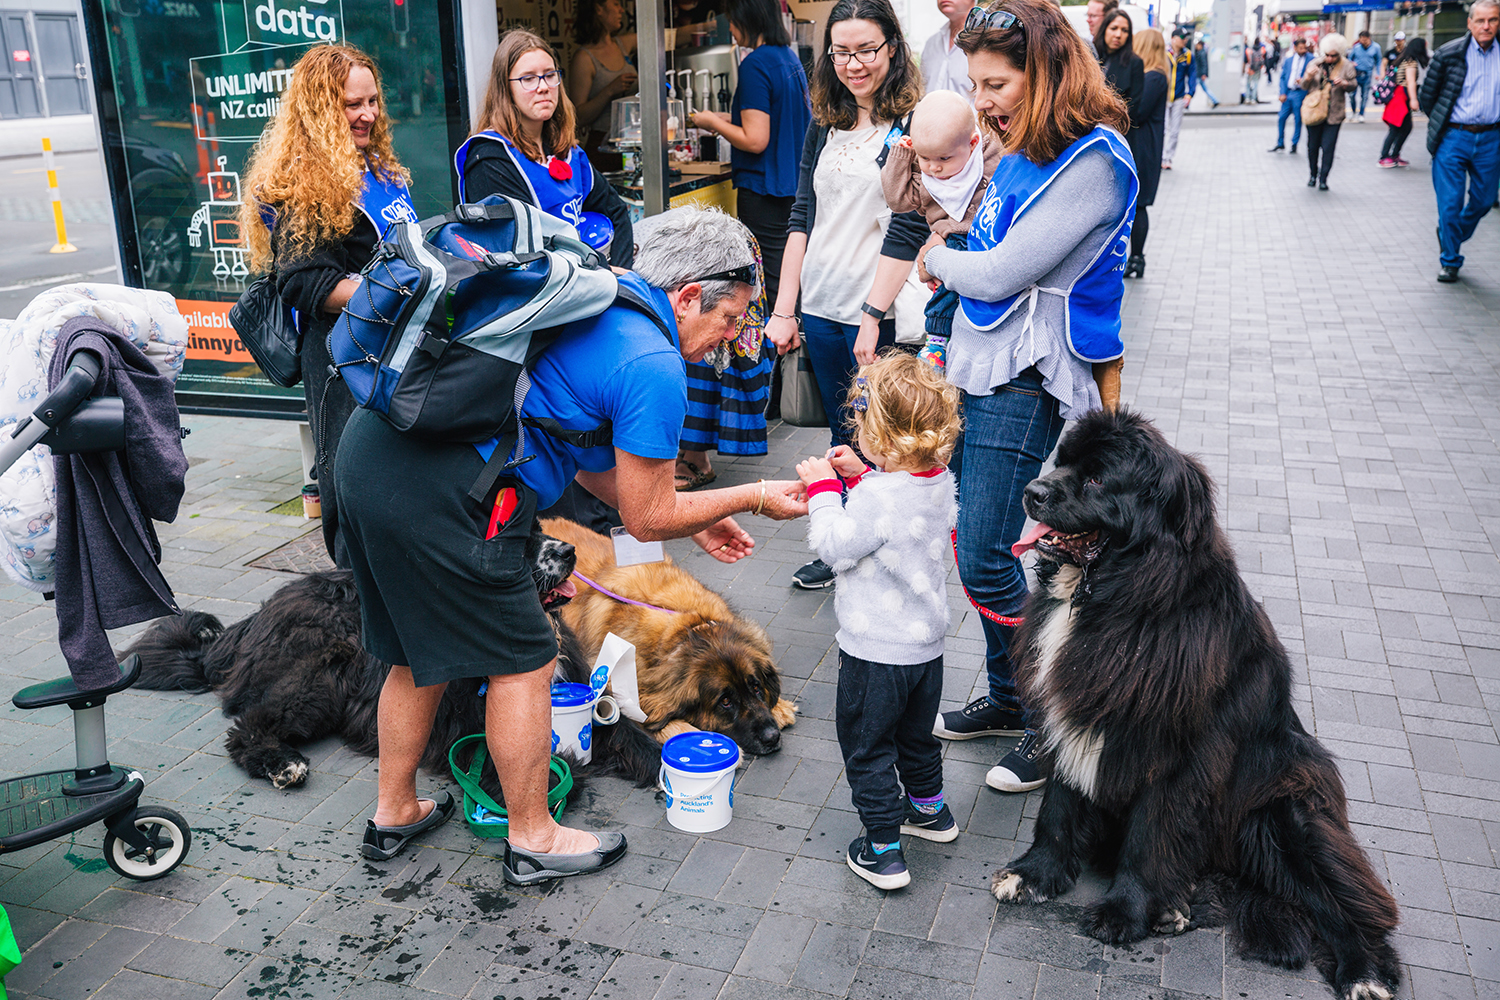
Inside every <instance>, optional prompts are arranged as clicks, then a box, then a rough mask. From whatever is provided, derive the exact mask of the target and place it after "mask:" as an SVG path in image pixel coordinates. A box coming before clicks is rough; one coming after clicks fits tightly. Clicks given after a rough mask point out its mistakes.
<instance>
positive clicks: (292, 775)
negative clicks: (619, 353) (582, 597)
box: [120, 526, 661, 801]
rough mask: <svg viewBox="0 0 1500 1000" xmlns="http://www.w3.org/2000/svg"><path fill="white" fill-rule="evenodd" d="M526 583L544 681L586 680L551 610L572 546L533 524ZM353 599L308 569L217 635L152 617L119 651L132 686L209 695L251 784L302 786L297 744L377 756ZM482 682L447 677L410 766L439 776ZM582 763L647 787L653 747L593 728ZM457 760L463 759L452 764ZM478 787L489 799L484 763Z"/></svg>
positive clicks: (464, 730)
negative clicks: (537, 601)
mask: <svg viewBox="0 0 1500 1000" xmlns="http://www.w3.org/2000/svg"><path fill="white" fill-rule="evenodd" d="M526 557H527V561H528V562H529V563H530V564H531V577H532V582H533V583H534V584H535V585H536V588H537V596H538V597H540V598H541V601H542V607H543V608H544V609H545V610H547V611H548V612H549V613H551V617H552V622H553V628H554V629H555V630H556V632H557V644H558V657H557V667H556V670H555V671H554V674H553V680H554V681H571V682H575V683H587V682H588V677H589V672H590V670H591V669H592V662H591V661H589V660H586V659H585V658H584V653H583V649H582V648H581V647H580V646H579V644H578V640H577V639H576V638H575V637H574V636H573V633H572V632H571V631H569V630H568V628H567V626H566V625H564V624H563V623H562V621H561V620H560V619H559V618H558V617H557V615H556V613H555V612H556V611H557V609H558V608H561V607H562V606H563V605H564V604H566V603H567V602H568V601H569V600H570V599H571V598H572V597H573V595H574V593H575V587H574V585H573V583H572V581H571V580H570V579H569V577H570V576H571V575H572V573H573V569H574V566H575V564H576V562H577V557H576V555H575V553H574V551H573V546H571V545H569V544H568V543H567V542H562V541H559V540H558V539H556V538H551V537H549V536H547V535H546V534H544V533H543V532H542V530H541V528H540V527H539V526H534V527H533V530H532V533H531V537H530V539H529V540H528V542H527V546H526ZM359 637H360V620H359V594H358V593H357V592H356V591H355V588H354V576H353V574H352V573H350V572H349V571H347V570H334V571H332V572H328V573H312V574H309V575H308V576H305V577H301V578H299V579H297V580H293V581H292V582H290V583H288V584H287V585H286V586H284V587H282V588H281V589H279V590H277V591H276V593H274V594H272V595H271V596H270V597H269V598H267V599H266V601H265V603H263V604H262V605H261V606H260V610H258V611H256V612H255V613H254V614H252V615H249V616H248V617H245V618H242V619H240V620H239V621H237V622H235V623H234V624H233V625H230V626H229V627H227V628H226V627H225V626H224V625H223V624H221V623H220V622H219V620H218V619H217V618H215V617H214V616H213V615H210V614H206V613H204V612H202V611H188V612H186V613H184V614H183V615H181V616H180V617H174V618H162V619H160V620H158V621H157V622H155V623H154V624H152V625H151V627H150V628H148V629H146V631H145V632H143V633H142V634H141V635H140V637H139V638H138V639H136V641H135V642H134V643H133V644H132V645H131V646H130V647H129V648H128V649H126V650H125V651H124V652H122V653H121V654H120V656H121V657H122V658H123V657H124V656H127V655H129V654H130V653H136V654H139V656H140V658H141V678H140V680H138V681H137V682H136V686H137V687H140V688H146V689H149V690H158V691H170V690H183V691H213V692H214V693H215V694H217V695H218V696H219V700H220V701H221V702H222V703H223V707H224V714H225V715H227V716H230V717H232V718H233V719H234V725H232V726H230V727H229V732H228V734H227V735H226V736H225V739H224V746H225V749H227V750H228V751H229V756H230V757H231V758H232V759H233V760H234V762H235V763H236V764H238V765H239V766H240V767H242V768H244V769H245V770H246V772H248V773H249V775H250V776H251V777H252V778H262V777H263V778H267V779H269V780H270V782H271V783H272V784H273V785H275V786H276V787H277V788H294V787H297V786H299V785H301V784H303V783H304V782H305V781H306V780H307V775H308V767H309V765H308V760H307V758H306V757H305V756H303V755H302V753H301V751H299V750H298V749H297V747H298V746H299V745H301V744H304V743H308V742H311V741H313V740H317V739H322V738H324V737H328V736H336V737H338V738H339V739H341V740H342V741H343V742H344V743H345V744H346V745H347V746H348V747H349V748H350V749H351V750H353V751H354V752H355V753H358V754H363V755H366V756H370V757H373V756H375V755H376V753H377V752H378V750H379V740H378V737H377V734H376V726H375V719H376V714H377V710H378V707H379V701H380V689H381V687H382V686H383V685H384V684H385V677H386V673H387V669H388V668H387V665H386V664H384V663H382V662H381V661H379V660H377V659H375V657H373V656H371V655H370V654H368V653H366V652H365V651H364V649H363V648H361V646H360V641H359ZM483 683H484V681H483V679H482V678H471V679H468V680H461V681H452V682H450V683H449V684H448V687H447V689H446V690H445V691H444V692H443V701H442V704H441V706H440V707H439V709H438V714H437V718H436V719H435V720H433V726H432V734H431V736H430V737H429V738H428V741H427V749H426V752H425V753H424V754H423V756H422V767H423V768H424V769H426V770H427V771H429V772H431V773H433V774H442V775H446V774H448V751H449V748H451V747H452V746H453V744H454V742H455V741H456V740H458V739H459V738H460V737H462V736H467V735H469V734H470V733H481V732H484V719H485V708H484V695H483V691H482V685H483ZM594 733H595V736H594V746H593V761H592V762H591V763H590V764H588V765H586V766H582V767H580V766H578V765H576V764H575V765H574V771H575V773H576V774H577V775H578V776H579V777H580V778H581V777H583V776H585V775H614V776H617V777H622V778H625V779H626V780H628V781H630V782H633V783H635V784H636V785H638V786H640V787H646V786H648V785H651V784H654V783H655V781H656V774H657V768H658V767H659V766H660V764H661V746H660V744H658V743H657V742H656V740H655V739H654V738H653V737H652V736H651V735H650V734H649V733H647V732H646V731H645V730H644V729H642V728H641V727H640V726H639V725H637V724H636V723H634V722H631V721H630V720H629V719H625V718H621V719H620V721H619V723H618V724H617V725H613V726H596V727H595V729H594ZM459 763H460V764H464V763H465V762H464V761H460V762H459ZM480 784H481V785H482V786H483V787H484V788H485V790H486V791H488V792H489V793H490V795H491V797H493V798H494V799H496V801H500V800H501V798H502V796H501V794H500V787H499V782H498V780H497V779H496V777H495V771H494V763H493V761H486V763H485V767H484V773H483V776H482V777H481V780H480Z"/></svg>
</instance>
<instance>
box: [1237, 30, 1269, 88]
mask: <svg viewBox="0 0 1500 1000" xmlns="http://www.w3.org/2000/svg"><path fill="white" fill-rule="evenodd" d="M1265 71H1266V54H1265V52H1264V51H1263V50H1262V49H1261V47H1260V39H1259V38H1257V39H1256V40H1255V44H1254V45H1251V46H1250V48H1249V50H1248V51H1247V52H1246V53H1245V91H1244V93H1243V94H1241V95H1240V103H1241V104H1259V103H1260V75H1261V74H1262V73H1264V72H1265Z"/></svg>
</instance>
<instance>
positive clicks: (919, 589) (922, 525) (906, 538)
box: [807, 469, 958, 664]
mask: <svg viewBox="0 0 1500 1000" xmlns="http://www.w3.org/2000/svg"><path fill="white" fill-rule="evenodd" d="M839 501H840V496H839V494H838V493H835V492H826V493H818V494H816V495H815V496H814V497H813V498H812V500H811V501H810V502H809V503H808V528H807V542H808V545H809V546H811V548H812V550H813V551H814V552H816V553H817V554H818V558H820V559H822V560H823V561H824V562H826V563H827V564H828V565H829V566H831V567H833V569H834V572H836V573H838V590H837V591H836V593H835V594H834V610H835V611H836V612H837V614H838V617H839V631H838V641H839V648H840V649H842V650H843V651H844V652H846V653H848V654H849V655H851V656H857V657H859V658H860V659H864V660H872V661H874V662H876V663H895V664H913V663H926V662H927V661H928V660H932V659H936V658H937V657H939V656H942V655H943V636H944V634H945V633H946V632H947V631H948V593H947V589H946V588H945V586H944V578H945V577H946V575H947V551H948V548H949V545H950V544H951V541H950V532H951V531H952V530H953V525H954V524H955V522H956V521H957V520H958V501H957V499H956V498H955V496H954V482H953V476H952V474H951V473H949V472H948V471H947V470H946V469H944V470H943V471H942V472H940V473H938V474H937V475H935V476H917V475H912V474H911V473H907V472H876V471H871V472H868V473H866V474H865V476H864V478H863V479H861V480H860V481H859V483H858V484H857V485H855V486H854V487H853V488H852V489H850V490H849V494H848V498H847V501H846V502H844V503H842V504H841V503H840V502H839Z"/></svg>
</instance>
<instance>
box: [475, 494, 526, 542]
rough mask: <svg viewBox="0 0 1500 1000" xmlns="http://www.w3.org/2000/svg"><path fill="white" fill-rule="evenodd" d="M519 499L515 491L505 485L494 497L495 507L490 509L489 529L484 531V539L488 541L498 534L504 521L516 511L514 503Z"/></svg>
mask: <svg viewBox="0 0 1500 1000" xmlns="http://www.w3.org/2000/svg"><path fill="white" fill-rule="evenodd" d="M518 503H520V501H519V500H518V499H517V497H516V491H515V490H514V489H512V488H511V487H509V486H507V487H505V489H503V490H501V491H500V495H499V496H497V497H495V509H494V510H492V511H490V529H489V530H488V531H486V532H485V533H484V538H485V541H489V540H490V539H491V538H494V537H495V536H496V535H498V534H500V529H501V528H503V527H505V522H506V521H509V520H510V516H511V515H512V514H514V513H515V512H516V505H517V504H518Z"/></svg>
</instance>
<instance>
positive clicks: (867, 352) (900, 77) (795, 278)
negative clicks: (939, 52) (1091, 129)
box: [766, 0, 928, 590]
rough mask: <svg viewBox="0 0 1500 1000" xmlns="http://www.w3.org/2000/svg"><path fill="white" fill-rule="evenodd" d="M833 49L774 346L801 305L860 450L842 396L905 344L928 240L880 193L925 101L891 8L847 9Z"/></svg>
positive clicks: (784, 262) (805, 158) (776, 313)
mask: <svg viewBox="0 0 1500 1000" xmlns="http://www.w3.org/2000/svg"><path fill="white" fill-rule="evenodd" d="M826 37H827V39H828V49H827V51H825V52H824V53H823V55H822V56H821V57H820V58H819V59H818V64H817V66H816V67H815V68H814V70H813V79H812V113H813V124H812V126H811V127H810V128H809V129H808V130H807V137H806V139H805V140H804V141H803V144H802V166H801V171H800V176H799V178H798V182H797V200H796V202H795V203H794V204H793V205H792V215H791V223H790V226H789V229H788V233H787V240H786V249H785V251H783V254H782V259H781V282H780V285H779V287H778V288H777V292H776V302H775V305H774V306H773V307H772V310H771V319H770V321H769V323H768V324H767V326H766V336H768V337H770V338H771V340H772V341H773V342H774V343H775V344H776V347H777V350H778V351H780V352H781V353H783V354H785V353H786V352H787V351H788V350H789V349H791V348H793V347H796V346H797V344H798V343H799V336H798V331H797V320H796V310H797V299H798V296H799V295H800V296H801V299H802V334H803V335H805V336H806V337H807V349H808V354H809V357H810V358H811V361H812V365H813V371H814V373H815V374H816V376H817V380H818V390H819V393H820V394H821V395H822V397H823V408H824V410H826V411H827V413H828V427H829V430H830V432H831V436H832V443H833V444H835V445H839V444H852V442H851V440H850V438H849V426H848V420H847V419H846V418H847V417H848V414H847V413H846V412H845V411H844V391H845V389H846V387H847V386H848V384H849V379H850V377H851V376H852V375H853V373H854V371H855V369H856V368H858V366H859V365H861V364H869V363H870V362H871V361H874V360H875V355H876V352H878V351H879V350H880V349H882V348H885V347H889V346H891V345H892V344H894V343H895V342H896V323H895V320H894V319H893V318H891V317H889V316H887V315H886V314H887V313H888V312H889V311H890V308H891V304H892V303H893V302H895V301H896V293H897V292H899V291H900V290H901V286H902V284H903V283H904V282H905V281H906V277H907V274H908V273H909V272H910V271H911V262H912V260H913V259H914V258H915V257H916V255H917V251H918V250H919V249H921V247H922V244H923V243H924V242H926V240H927V236H928V229H927V223H926V221H925V220H924V219H923V218H922V217H921V215H919V214H917V213H915V212H912V213H904V214H901V215H892V214H891V210H890V209H889V208H888V207H887V206H886V204H885V196H884V195H883V194H882V193H881V187H880V168H881V167H882V166H883V165H884V164H885V152H886V148H887V144H888V143H889V142H893V141H895V139H898V138H900V136H901V134H902V132H903V130H904V129H903V126H902V125H901V124H899V123H901V122H904V121H905V120H906V119H907V117H908V116H909V115H910V114H911V110H912V108H914V107H915V106H916V103H917V100H918V99H919V98H920V97H921V96H922V78H921V75H920V74H918V73H917V71H916V67H915V66H913V64H912V59H911V50H910V49H908V48H907V45H906V41H905V39H904V38H903V37H902V34H901V24H900V22H899V21H898V20H897V18H896V13H895V11H894V10H893V9H892V8H891V5H890V3H889V0H838V3H837V4H835V5H834V8H833V10H832V12H830V13H829V15H828V26H827V32H826ZM792 579H793V582H794V583H796V585H797V586H799V587H802V588H803V589H805V590H818V589H821V588H823V587H828V586H830V585H831V584H832V583H833V571H832V570H831V569H829V568H828V567H827V566H826V565H825V564H824V563H823V562H822V561H821V560H815V561H813V562H811V563H808V564H807V565H806V566H803V567H802V568H801V569H799V570H797V572H796V573H795V574H793V577H792Z"/></svg>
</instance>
